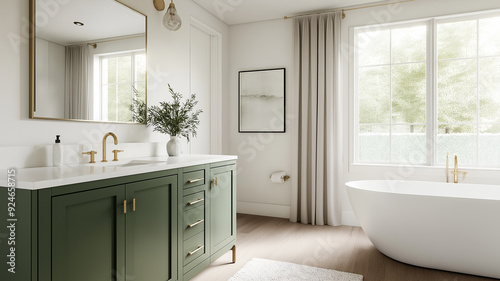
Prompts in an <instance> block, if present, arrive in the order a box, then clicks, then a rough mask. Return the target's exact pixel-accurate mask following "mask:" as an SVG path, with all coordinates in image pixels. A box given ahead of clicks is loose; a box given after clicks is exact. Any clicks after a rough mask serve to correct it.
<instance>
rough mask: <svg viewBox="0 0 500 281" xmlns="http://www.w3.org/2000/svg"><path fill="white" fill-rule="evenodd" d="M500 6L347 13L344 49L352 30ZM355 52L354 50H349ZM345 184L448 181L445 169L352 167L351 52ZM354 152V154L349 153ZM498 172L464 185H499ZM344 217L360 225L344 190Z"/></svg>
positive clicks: (471, 175) (451, 3)
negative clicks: (392, 180)
mask: <svg viewBox="0 0 500 281" xmlns="http://www.w3.org/2000/svg"><path fill="white" fill-rule="evenodd" d="M499 8H500V2H499V1H495V0H481V1H469V0H440V1H435V0H418V1H415V2H410V3H405V4H399V5H396V6H392V7H387V6H386V7H379V8H371V9H363V10H356V11H350V12H347V13H346V18H345V19H344V20H343V21H342V43H343V46H344V48H345V49H347V47H348V46H349V44H350V41H349V30H350V29H351V28H352V27H356V26H364V25H373V24H377V23H388V22H398V21H407V20H413V19H424V18H429V17H435V16H444V15H451V14H459V13H466V12H475V11H482V10H488V9H499ZM349 49H350V50H351V51H352V48H350V47H349ZM343 59H344V64H343V65H344V68H343V73H344V74H345V75H344V80H343V84H344V88H343V93H344V107H343V108H344V109H345V111H344V112H343V114H344V120H345V121H344V130H343V135H344V155H343V159H344V182H347V181H353V180H365V179H382V180H383V179H388V178H396V179H405V180H427V181H439V182H443V181H445V170H444V167H437V168H435V167H414V166H411V165H405V166H402V165H400V166H392V167H391V166H389V167H387V166H370V165H351V164H352V162H353V159H351V158H350V155H349V154H351V155H352V149H353V147H352V145H351V144H350V143H351V142H350V141H349V136H352V134H353V132H352V128H353V123H352V122H353V121H352V118H351V120H350V117H351V115H352V114H351V112H352V110H353V105H352V88H351V87H350V85H349V75H348V74H350V71H352V64H350V63H349V54H348V52H345V53H344V57H343ZM349 152H351V153H349ZM499 176H500V172H499V171H494V170H491V171H487V170H480V169H471V170H468V174H467V178H466V179H465V180H462V181H461V182H466V183H486V184H488V183H489V184H498V177H499ZM342 193H343V215H342V223H343V224H346V225H357V223H358V222H357V220H356V218H355V216H354V213H353V211H352V208H351V205H350V202H349V199H348V197H347V193H346V192H345V190H343V192H342Z"/></svg>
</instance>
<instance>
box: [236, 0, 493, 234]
mask: <svg viewBox="0 0 500 281" xmlns="http://www.w3.org/2000/svg"><path fill="white" fill-rule="evenodd" d="M495 8H500V3H499V2H498V1H495V0H482V1H467V0H440V1H434V0H418V1H415V2H412V3H405V4H401V5H399V6H393V7H392V9H391V10H389V9H388V7H380V8H371V9H363V10H357V11H350V12H347V13H346V18H345V19H344V20H343V22H342V24H343V27H342V43H343V47H344V49H345V50H348V49H349V48H348V47H349V29H350V28H351V27H354V26H363V25H371V24H376V23H379V22H380V23H386V22H394V21H404V20H411V19H420V18H427V17H431V16H440V15H447V14H454V13H464V12H471V11H480V10H487V9H495ZM292 29H293V25H292V21H291V20H287V21H285V20H281V19H279V20H273V21H264V22H256V23H249V24H241V25H234V26H230V51H231V52H230V65H231V67H230V75H229V80H230V96H229V110H228V112H229V114H230V118H229V121H228V122H229V124H228V125H229V130H228V132H227V137H228V138H229V139H230V146H229V151H227V152H228V153H230V154H236V155H238V156H239V161H238V164H239V172H238V212H242V213H251V214H259V215H269V216H277V217H289V209H290V183H289V182H287V183H285V184H282V185H276V184H272V183H270V182H269V181H268V176H269V173H270V172H272V171H274V170H285V171H286V172H290V171H291V167H292V165H293V164H294V163H291V153H292V149H293V147H292V145H291V141H292V139H291V132H292V130H293V128H291V123H292V122H288V124H287V133H286V134H284V135H279V134H274V135H272V137H270V138H269V140H267V135H260V136H259V135H258V134H239V133H238V84H237V83H238V71H240V70H251V69H263V68H272V67H286V69H287V89H288V90H287V113H288V114H291V115H290V117H291V118H293V116H294V115H296V112H292V111H291V109H292V108H291V97H290V94H291V91H290V87H291V77H292V73H293V72H292V71H293V68H292V67H293V65H292V62H293V33H292V32H293V30H292ZM348 55H349V53H348V52H345V53H344V58H343V59H344V61H343V86H344V87H343V102H344V106H343V109H344V111H343V115H344V118H343V119H344V124H343V138H344V141H343V143H344V149H343V151H344V154H343V155H342V157H343V163H344V174H343V177H344V178H343V181H344V182H347V181H351V180H362V179H385V178H386V177H387V176H396V177H403V178H405V179H414V180H422V179H425V180H429V181H443V180H444V171H443V169H442V168H430V167H406V166H395V167H382V166H356V165H350V163H351V162H352V159H349V151H350V149H352V146H351V145H350V142H349V134H351V133H352V130H350V128H352V126H351V125H352V124H349V122H350V118H349V116H350V115H349V113H350V110H351V103H350V92H351V89H350V87H349V75H348V73H349V71H350V65H349V60H348ZM291 176H292V177H293V176H294V175H291ZM499 176H500V175H499V172H498V171H480V170H477V171H469V174H468V175H467V179H466V182H477V183H496V182H497V179H498V177H499ZM341 194H342V205H343V206H342V209H343V214H342V223H343V224H346V225H357V224H358V223H357V220H356V218H355V216H354V213H353V211H352V208H351V205H350V203H349V199H348V197H347V194H346V192H345V188H342V192H341Z"/></svg>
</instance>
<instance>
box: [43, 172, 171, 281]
mask: <svg viewBox="0 0 500 281" xmlns="http://www.w3.org/2000/svg"><path fill="white" fill-rule="evenodd" d="M51 205H52V212H51V213H52V215H51V217H52V219H51V225H52V226H51V241H52V245H51V253H50V259H51V261H52V262H51V265H50V266H51V274H49V273H47V274H46V275H45V276H41V277H42V278H41V279H40V280H41V281H43V280H52V281H68V280H71V281H87V280H117V281H125V280H151V281H173V280H177V227H176V223H177V176H176V175H173V176H167V177H160V178H156V179H151V180H143V181H137V182H130V183H126V184H122V185H117V186H110V187H103V188H98V189H94V190H89V191H83V192H74V193H69V194H62V195H58V196H52V200H51ZM41 207H42V208H43V206H42V205H41ZM47 254H48V253H47ZM47 256H49V255H47ZM50 275H51V277H50ZM43 277H46V278H43Z"/></svg>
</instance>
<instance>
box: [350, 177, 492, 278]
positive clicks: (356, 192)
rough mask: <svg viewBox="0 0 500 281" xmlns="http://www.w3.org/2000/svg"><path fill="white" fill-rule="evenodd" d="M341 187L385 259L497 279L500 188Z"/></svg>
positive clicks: (385, 184) (414, 184)
mask: <svg viewBox="0 0 500 281" xmlns="http://www.w3.org/2000/svg"><path fill="white" fill-rule="evenodd" d="M346 186H347V193H348V195H349V200H350V201H351V205H352V207H353V210H354V213H355V214H356V217H357V218H358V221H359V223H360V224H361V227H362V228H363V230H364V231H365V233H366V234H367V235H368V238H369V239H370V241H371V242H372V243H373V244H374V245H375V247H376V248H377V249H378V250H379V251H380V252H382V253H383V254H385V255H386V256H388V257H391V258H393V259H395V260H398V261H401V262H404V263H408V264H412V265H416V266H421V267H428V268H434V269H441V270H447V271H454V272H461V273H467V274H473V275H480V276H486V277H493V278H500V186H494V185H473V184H451V183H436V182H418V181H384V180H380V181H378V180H370V181H355V182H348V183H346Z"/></svg>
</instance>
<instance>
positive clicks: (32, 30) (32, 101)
mask: <svg viewBox="0 0 500 281" xmlns="http://www.w3.org/2000/svg"><path fill="white" fill-rule="evenodd" d="M29 1H30V2H29V118H30V119H42V120H58V121H76V122H89V123H115V124H129V125H144V124H143V123H139V122H119V121H100V120H84V119H67V118H51V117H36V116H35V108H36V91H35V82H36V79H35V71H36V68H35V51H36V49H35V40H36V19H35V9H36V6H35V4H36V3H35V1H36V0H29ZM113 1H115V2H116V3H118V4H120V5H123V6H125V7H127V8H129V9H131V10H133V11H135V12H136V13H138V14H141V15H143V16H144V25H145V28H146V34H145V36H144V40H145V48H146V50H145V52H146V78H145V79H146V81H145V83H146V84H145V90H146V94H145V102H146V108H147V105H148V62H147V57H148V16H147V15H146V14H144V13H142V12H139V11H138V10H137V9H134V8H132V7H130V6H129V5H127V4H124V3H122V2H121V1H119V0H113ZM146 114H147V111H146Z"/></svg>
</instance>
